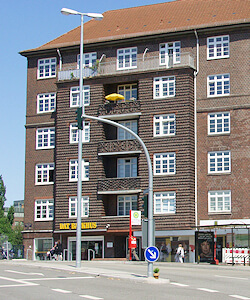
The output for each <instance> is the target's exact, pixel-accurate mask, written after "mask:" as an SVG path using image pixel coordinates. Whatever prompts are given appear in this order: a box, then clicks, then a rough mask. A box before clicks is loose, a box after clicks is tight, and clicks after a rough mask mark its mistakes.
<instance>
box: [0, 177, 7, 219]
mask: <svg viewBox="0 0 250 300" xmlns="http://www.w3.org/2000/svg"><path fill="white" fill-rule="evenodd" d="M5 193H6V187H5V185H4V182H3V177H2V175H0V217H2V216H3V215H4V209H3V207H4V202H5V201H6V198H5Z"/></svg>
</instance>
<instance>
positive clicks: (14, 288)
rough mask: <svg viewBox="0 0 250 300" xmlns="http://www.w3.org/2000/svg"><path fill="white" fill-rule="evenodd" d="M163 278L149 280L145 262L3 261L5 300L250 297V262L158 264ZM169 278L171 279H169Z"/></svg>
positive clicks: (0, 288) (0, 276) (0, 287)
mask: <svg viewBox="0 0 250 300" xmlns="http://www.w3.org/2000/svg"><path fill="white" fill-rule="evenodd" d="M154 266H155V267H159V268H160V276H161V278H162V279H161V280H159V281H157V280H156V279H153V280H148V279H147V278H145V275H146V274H147V264H146V263H144V262H132V263H124V262H82V267H81V269H76V268H75V266H74V262H71V263H69V262H40V263H36V262H27V261H23V262H21V261H8V262H7V261H0V299H8V300H14V299H15V300H16V299H25V300H29V299H30V300H43V299H46V300H48V299H55V298H56V297H59V298H60V300H64V299H67V300H68V299H72V300H74V299H78V300H80V299H92V300H98V299H99V300H101V299H105V300H113V299H114V300H118V299H119V300H120V299H121V300H123V299H126V300H128V299H129V300H134V299H135V300H140V299H143V300H144V299H145V300H154V299H157V300H158V299H160V300H161V299H164V300H165V299H171V300H172V299H173V300H176V299H209V300H215V299H216V300H220V299H222V300H224V299H231V300H232V299H243V300H248V299H249V300H250V267H249V266H245V267H242V266H239V267H238V266H234V267H231V266H213V265H194V264H174V263H156V264H154ZM164 279H169V280H170V282H169V281H168V280H164Z"/></svg>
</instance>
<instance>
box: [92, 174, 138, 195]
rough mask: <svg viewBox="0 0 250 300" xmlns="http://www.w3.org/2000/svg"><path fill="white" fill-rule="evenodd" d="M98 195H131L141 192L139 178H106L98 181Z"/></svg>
mask: <svg viewBox="0 0 250 300" xmlns="http://www.w3.org/2000/svg"><path fill="white" fill-rule="evenodd" d="M97 189H98V194H129V193H139V192H141V179H140V178H139V177H128V178H105V179H100V180H98V185H97Z"/></svg>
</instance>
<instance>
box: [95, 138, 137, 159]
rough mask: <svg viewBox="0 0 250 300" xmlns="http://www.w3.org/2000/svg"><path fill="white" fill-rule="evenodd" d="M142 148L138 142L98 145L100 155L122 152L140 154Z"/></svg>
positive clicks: (114, 141)
mask: <svg viewBox="0 0 250 300" xmlns="http://www.w3.org/2000/svg"><path fill="white" fill-rule="evenodd" d="M140 151H141V147H140V144H139V142H138V141H137V140H119V141H118V140H112V141H105V142H100V143H99V145H98V153H99V155H101V154H103V155H105V154H108V153H120V152H137V153H138V152H140Z"/></svg>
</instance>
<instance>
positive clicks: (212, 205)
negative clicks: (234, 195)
mask: <svg viewBox="0 0 250 300" xmlns="http://www.w3.org/2000/svg"><path fill="white" fill-rule="evenodd" d="M231 209H232V208H231V191H230V190H224V191H223V190H222V191H209V192H208V213H231Z"/></svg>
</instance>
